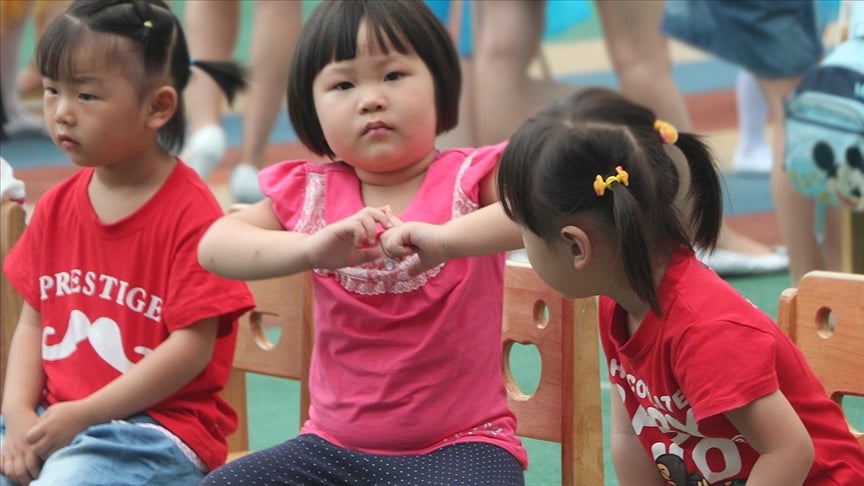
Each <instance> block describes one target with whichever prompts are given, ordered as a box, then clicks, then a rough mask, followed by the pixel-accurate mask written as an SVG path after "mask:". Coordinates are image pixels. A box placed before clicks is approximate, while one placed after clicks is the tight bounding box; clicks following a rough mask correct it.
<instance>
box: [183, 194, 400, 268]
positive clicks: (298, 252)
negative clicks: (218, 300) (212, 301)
mask: <svg viewBox="0 0 864 486" xmlns="http://www.w3.org/2000/svg"><path fill="white" fill-rule="evenodd" d="M387 214H388V213H385V211H384V210H383V209H380V208H364V209H362V210H360V211H359V212H357V213H356V214H354V215H352V216H350V217H348V218H345V219H343V220H342V221H337V222H335V223H333V224H330V225H328V226H327V227H325V228H324V229H322V230H321V231H318V232H317V233H315V234H313V235H307V234H305V233H298V232H294V231H286V230H285V228H283V227H282V225H281V223H280V222H279V220H278V219H277V218H276V215H275V214H273V209H272V207H271V202H270V200H269V199H265V200H264V201H261V202H259V203H257V204H254V205H252V206H250V207H248V208H245V209H243V210H241V211H238V212H236V213H231V214H229V215H227V216H224V217H222V218H220V219H219V220H218V221H216V222H215V223H214V224H213V225H212V226H211V227H210V229H208V230H207V233H205V234H204V237H203V238H202V239H201V243H200V244H199V245H198V260H199V261H200V262H201V265H202V266H203V267H204V268H206V269H207V270H210V271H211V272H213V273H215V274H217V275H221V276H223V277H226V278H232V279H242V280H254V279H262V278H270V277H276V276H281V275H290V274H294V273H298V272H302V271H305V270H310V269H312V268H341V267H345V266H349V265H357V264H360V263H364V262H367V261H371V260H374V259H376V258H378V257H380V256H381V248H380V247H379V245H378V240H377V238H378V237H377V234H378V230H377V227H378V225H381V226H383V227H385V228H388V227H390V226H391V221H390V219H389V217H388V216H387Z"/></svg>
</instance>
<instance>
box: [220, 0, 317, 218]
mask: <svg viewBox="0 0 864 486" xmlns="http://www.w3.org/2000/svg"><path fill="white" fill-rule="evenodd" d="M301 7H302V3H301V2H295V1H287V2H286V1H276V2H274V1H272V0H257V1H256V2H255V20H254V29H253V33H252V46H251V56H250V66H251V71H250V79H249V89H248V96H247V98H246V105H245V108H244V112H243V142H242V144H241V146H240V161H239V163H238V164H237V165H236V166H235V167H234V169H233V171H232V174H231V183H230V185H231V194H232V195H233V197H234V199H235V201H237V202H243V203H251V202H256V201H259V200H261V199H262V198H263V197H264V196H263V194H261V189H260V188H259V187H258V170H259V169H261V168H263V167H264V165H265V160H264V151H265V149H266V147H267V142H268V140H269V138H270V132H271V131H272V129H273V123H274V122H275V121H276V116H277V115H278V114H279V111H280V110H281V109H282V108H283V104H282V101H283V100H284V99H285V92H286V90H287V85H288V69H289V65H290V63H291V55H292V54H293V53H294V46H295V45H296V44H297V38H298V37H299V35H300V27H301V21H302V10H301ZM277 100H278V102H277Z"/></svg>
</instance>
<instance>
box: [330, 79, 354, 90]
mask: <svg viewBox="0 0 864 486" xmlns="http://www.w3.org/2000/svg"><path fill="white" fill-rule="evenodd" d="M353 87H354V85H353V84H351V83H349V82H348V81H342V82H341V83H336V84H335V85H334V86H333V89H337V90H339V91H345V90H348V89H351V88H353Z"/></svg>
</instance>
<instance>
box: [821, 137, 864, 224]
mask: <svg viewBox="0 0 864 486" xmlns="http://www.w3.org/2000/svg"><path fill="white" fill-rule="evenodd" d="M813 160H814V161H815V162H816V165H817V166H818V167H819V168H820V169H822V170H823V171H824V172H825V175H826V178H827V180H826V182H827V185H828V191H830V192H831V193H832V194H833V195H834V196H835V197H836V198H837V200H838V201H840V203H841V204H843V206H845V207H847V208H849V209H852V210H858V211H862V210H864V158H862V155H861V148H860V147H858V146H851V147H849V148H847V149H846V153H845V160H841V161H839V163H838V161H837V160H836V157H835V154H834V149H832V148H831V145H829V144H828V143H826V142H823V141H820V142H818V143H816V145H815V146H814V147H813Z"/></svg>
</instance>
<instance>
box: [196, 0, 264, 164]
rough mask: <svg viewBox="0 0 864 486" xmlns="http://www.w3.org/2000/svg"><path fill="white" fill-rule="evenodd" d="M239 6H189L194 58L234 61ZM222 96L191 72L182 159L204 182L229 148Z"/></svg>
mask: <svg viewBox="0 0 864 486" xmlns="http://www.w3.org/2000/svg"><path fill="white" fill-rule="evenodd" d="M277 3H281V2H277ZM239 7H240V5H239V3H238V2H237V1H236V0H220V1H218V2H206V1H202V0H191V1H189V2H187V3H186V38H187V40H188V43H189V53H190V55H191V56H192V58H193V59H201V60H207V61H219V60H224V61H227V60H229V59H230V58H231V52H232V50H233V49H234V43H235V42H236V40H237V29H238V19H239ZM223 97H224V95H223V94H222V91H221V90H220V89H219V85H217V84H216V82H215V81H213V80H212V79H211V78H210V77H209V76H208V75H207V74H205V73H203V72H201V71H199V70H197V69H195V68H193V69H192V77H191V79H190V80H189V86H188V87H187V89H186V101H187V102H188V104H189V116H188V117H189V128H190V130H189V133H190V134H191V136H190V137H189V138H188V139H187V142H186V146H185V147H184V148H183V152H182V154H181V158H183V160H184V161H185V162H186V163H187V164H189V165H190V166H191V167H192V168H193V169H195V171H196V172H198V174H199V175H201V177H203V178H205V179H206V178H207V177H208V176H209V175H210V172H212V171H213V169H215V168H216V166H218V165H219V163H220V162H221V161H222V157H223V156H224V155H225V150H226V148H227V143H226V140H225V131H224V130H223V129H222V100H223Z"/></svg>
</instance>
